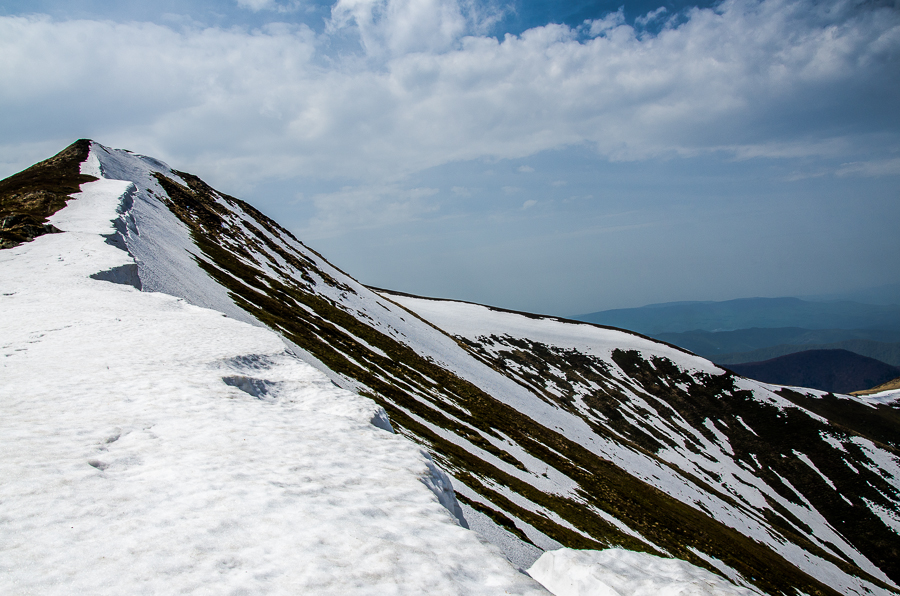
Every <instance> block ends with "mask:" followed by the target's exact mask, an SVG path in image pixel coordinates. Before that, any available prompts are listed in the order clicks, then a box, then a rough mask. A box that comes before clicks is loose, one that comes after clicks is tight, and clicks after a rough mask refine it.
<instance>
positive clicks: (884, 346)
mask: <svg viewBox="0 0 900 596" xmlns="http://www.w3.org/2000/svg"><path fill="white" fill-rule="evenodd" d="M676 345H677V344H676ZM807 350H847V351H848V352H853V353H854V354H859V355H860V356H866V357H867V358H874V359H875V360H880V361H881V362H884V363H885V364H890V365H891V366H900V343H885V342H880V341H869V340H866V339H848V340H847V341H836V342H834V343H830V344H806V345H797V344H780V345H777V346H770V347H767V348H760V349H758V350H752V351H750V352H733V353H731V354H721V355H717V356H709V355H707V354H700V355H701V356H706V357H707V358H712V359H713V360H715V361H716V362H718V363H719V364H728V365H731V364H737V363H739V362H759V361H761V360H769V359H771V358H778V357H779V356H786V355H787V354H795V353H797V352H805V351H807Z"/></svg>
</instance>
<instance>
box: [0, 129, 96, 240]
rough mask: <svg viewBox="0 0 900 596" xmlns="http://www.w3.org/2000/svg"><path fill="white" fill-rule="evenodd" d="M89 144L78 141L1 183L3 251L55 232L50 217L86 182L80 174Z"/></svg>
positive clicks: (0, 238) (0, 201) (0, 235)
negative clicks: (48, 220) (48, 219)
mask: <svg viewBox="0 0 900 596" xmlns="http://www.w3.org/2000/svg"><path fill="white" fill-rule="evenodd" d="M89 151H90V141H88V140H86V139H81V140H79V141H75V142H74V143H72V144H71V145H69V146H68V147H66V148H65V149H63V150H62V151H60V152H59V153H57V154H56V155H54V156H53V157H51V158H50V159H46V160H44V161H42V162H40V163H36V164H35V165H33V166H31V167H30V168H28V169H26V170H23V171H21V172H19V173H18V174H13V175H12V176H10V177H9V178H6V179H5V180H2V181H0V248H10V247H13V246H17V245H19V244H21V243H22V242H28V241H29V240H31V239H33V238H35V237H37V236H40V235H42V234H47V233H52V232H56V231H58V230H56V229H55V228H54V227H53V226H51V225H49V224H47V218H48V217H49V216H51V215H53V214H54V213H56V212H57V211H59V210H60V209H62V208H63V207H65V206H66V201H67V200H68V199H69V196H70V195H72V194H74V193H77V192H78V191H79V186H80V185H81V184H82V183H84V182H91V181H92V180H96V178H94V177H93V176H85V175H83V174H81V173H80V169H79V166H80V164H81V162H83V161H84V160H85V159H87V156H88V152H89Z"/></svg>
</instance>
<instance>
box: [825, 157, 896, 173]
mask: <svg viewBox="0 0 900 596" xmlns="http://www.w3.org/2000/svg"><path fill="white" fill-rule="evenodd" d="M836 174H837V175H838V176H866V177H870V178H874V177H876V176H898V175H900V157H897V158H894V159H881V160H875V161H857V162H851V163H845V164H843V165H841V167H840V168H838V170H837V172H836Z"/></svg>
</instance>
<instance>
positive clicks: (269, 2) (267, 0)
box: [237, 0, 301, 13]
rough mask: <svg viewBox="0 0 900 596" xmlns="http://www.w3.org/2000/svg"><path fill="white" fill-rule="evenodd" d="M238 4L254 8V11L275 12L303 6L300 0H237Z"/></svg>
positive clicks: (249, 8)
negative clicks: (287, 0)
mask: <svg viewBox="0 0 900 596" xmlns="http://www.w3.org/2000/svg"><path fill="white" fill-rule="evenodd" d="M237 5H238V6H239V7H241V8H246V9H247V10H252V11H253V12H260V11H262V10H269V11H273V12H280V13H287V12H294V11H296V10H298V9H299V8H300V6H301V2H299V1H298V0H292V1H291V2H287V3H283V2H277V1H276V0H237Z"/></svg>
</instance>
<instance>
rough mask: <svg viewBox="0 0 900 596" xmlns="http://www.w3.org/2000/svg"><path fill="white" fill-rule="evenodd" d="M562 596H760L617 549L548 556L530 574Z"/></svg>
mask: <svg viewBox="0 0 900 596" xmlns="http://www.w3.org/2000/svg"><path fill="white" fill-rule="evenodd" d="M528 573H529V574H530V575H531V577H533V578H535V579H536V580H538V581H539V582H541V583H542V584H543V585H544V587H545V588H547V589H548V590H550V591H551V592H552V593H553V594H555V595H556V596H755V595H756V594H758V593H757V592H754V591H752V590H748V589H747V588H739V587H737V586H735V585H733V584H731V583H729V582H728V581H727V580H725V579H723V578H721V577H719V576H717V575H714V574H712V573H710V572H709V571H707V570H705V569H701V568H700V567H696V566H694V565H691V564H690V563H688V562H686V561H681V560H679V559H664V558H662V557H656V556H654V555H649V554H646V553H638V552H634V551H629V550H624V549H618V548H611V549H607V550H600V551H598V550H574V549H569V548H563V549H560V550H555V551H550V552H546V553H544V554H543V555H542V556H541V558H540V559H538V560H537V562H536V563H535V564H534V565H533V566H532V567H531V569H529V570H528Z"/></svg>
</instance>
